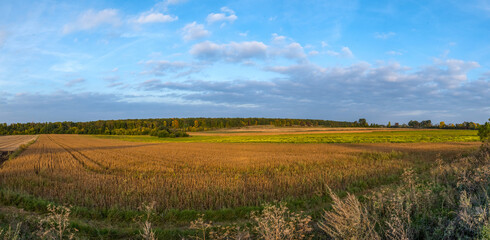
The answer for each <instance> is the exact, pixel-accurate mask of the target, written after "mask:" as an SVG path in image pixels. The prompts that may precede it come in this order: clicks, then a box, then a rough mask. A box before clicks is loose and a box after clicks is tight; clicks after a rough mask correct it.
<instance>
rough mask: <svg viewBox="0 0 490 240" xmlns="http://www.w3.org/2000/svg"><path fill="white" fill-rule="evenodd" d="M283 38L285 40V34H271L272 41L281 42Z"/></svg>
mask: <svg viewBox="0 0 490 240" xmlns="http://www.w3.org/2000/svg"><path fill="white" fill-rule="evenodd" d="M284 40H286V36H281V35H279V34H277V33H273V34H272V41H274V42H282V41H284Z"/></svg>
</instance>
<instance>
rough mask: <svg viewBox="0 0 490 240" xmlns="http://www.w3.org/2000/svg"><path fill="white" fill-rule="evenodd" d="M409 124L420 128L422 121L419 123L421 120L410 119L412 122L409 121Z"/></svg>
mask: <svg viewBox="0 0 490 240" xmlns="http://www.w3.org/2000/svg"><path fill="white" fill-rule="evenodd" d="M408 126H410V127H413V128H419V127H420V123H419V121H416V120H410V122H408Z"/></svg>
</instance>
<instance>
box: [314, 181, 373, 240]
mask: <svg viewBox="0 0 490 240" xmlns="http://www.w3.org/2000/svg"><path fill="white" fill-rule="evenodd" d="M327 189H328V191H329V193H330V196H331V197H332V200H333V205H332V208H333V210H332V211H325V212H324V213H323V217H322V221H321V222H319V223H318V226H319V227H320V229H321V230H323V231H324V232H325V233H326V234H327V235H328V236H330V237H332V238H333V239H361V240H362V239H366V240H368V239H381V238H380V237H379V235H378V233H376V231H375V229H374V227H375V222H374V220H373V219H371V218H370V216H369V213H368V211H367V210H366V208H365V207H363V206H362V205H361V203H360V202H359V200H357V198H356V197H355V196H354V195H352V194H350V193H348V194H347V197H346V198H345V199H344V200H342V199H340V198H339V196H337V195H336V194H335V193H334V192H333V191H332V190H331V189H330V188H328V187H327Z"/></svg>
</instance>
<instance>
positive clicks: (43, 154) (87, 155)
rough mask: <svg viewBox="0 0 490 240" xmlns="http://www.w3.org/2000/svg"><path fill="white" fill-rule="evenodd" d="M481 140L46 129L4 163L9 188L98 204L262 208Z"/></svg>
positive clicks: (0, 179) (382, 177)
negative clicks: (168, 135) (216, 137)
mask: <svg viewBox="0 0 490 240" xmlns="http://www.w3.org/2000/svg"><path fill="white" fill-rule="evenodd" d="M478 145H479V143H476V142H466V143H457V142H453V143H396V144H395V143H375V144H370V143H364V144H274V143H199V142H196V143H178V142H176V143H141V142H126V141H120V140H111V139H99V138H94V137H91V136H79V135H41V136H40V137H39V139H38V140H37V142H35V143H34V144H32V145H31V146H30V147H29V148H28V149H27V150H25V152H23V153H22V154H21V155H20V156H18V157H17V158H16V159H15V160H13V161H7V162H5V163H4V164H3V166H2V168H0V186H2V188H3V189H8V190H13V191H16V192H20V193H25V194H29V195H34V196H36V197H40V198H43V199H47V200H51V201H55V202H59V203H62V204H72V205H76V206H85V207H90V208H97V209H107V208H113V207H118V208H122V209H137V208H138V207H139V206H141V204H142V203H144V202H150V201H156V202H157V204H158V205H157V210H159V211H161V210H165V209H197V210H206V209H221V208H232V207H239V206H259V205H260V204H261V203H263V202H269V201H273V200H284V199H287V198H293V199H307V198H311V197H315V196H319V195H323V194H325V193H326V190H325V187H326V186H330V187H331V188H333V189H347V188H352V187H358V188H360V189H364V188H367V187H375V186H378V185H382V184H384V183H389V182H392V181H394V180H395V179H396V178H397V177H398V176H399V175H400V174H401V172H402V171H403V169H404V168H407V167H424V166H429V165H431V164H432V163H433V162H434V159H435V158H436V155H437V154H439V153H441V154H443V155H445V156H456V155H458V154H460V153H461V152H464V151H466V150H470V149H475V148H476V147H477V146H478Z"/></svg>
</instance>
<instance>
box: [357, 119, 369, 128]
mask: <svg viewBox="0 0 490 240" xmlns="http://www.w3.org/2000/svg"><path fill="white" fill-rule="evenodd" d="M359 126H360V127H369V124H368V122H367V121H366V119H365V118H359Z"/></svg>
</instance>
